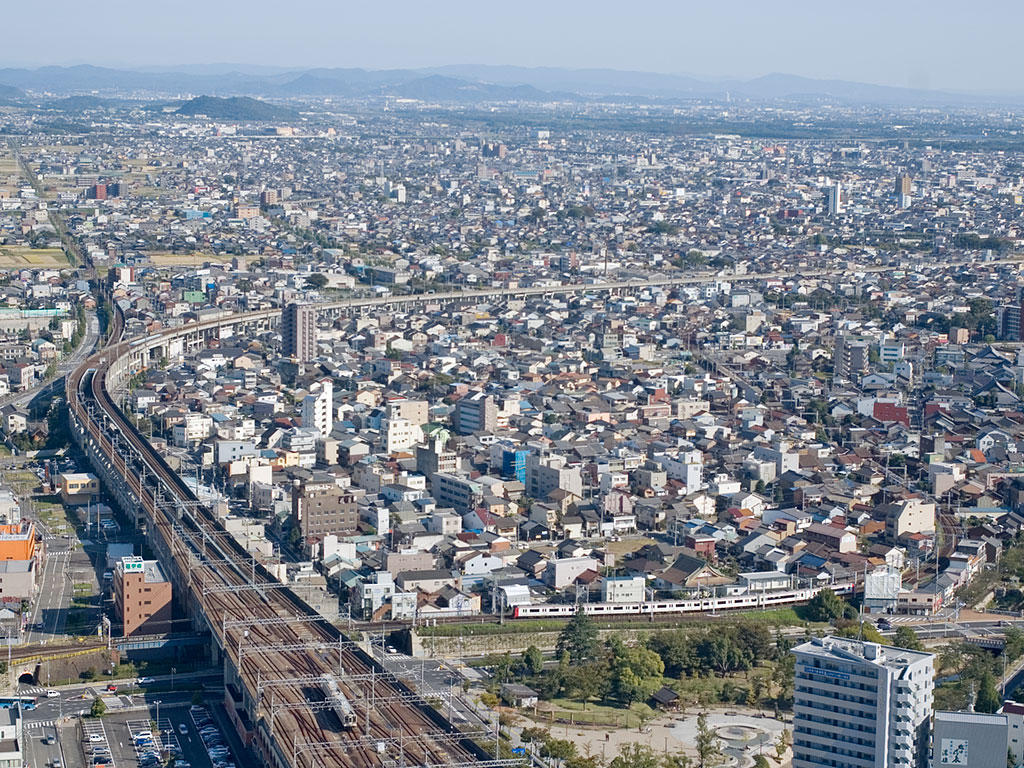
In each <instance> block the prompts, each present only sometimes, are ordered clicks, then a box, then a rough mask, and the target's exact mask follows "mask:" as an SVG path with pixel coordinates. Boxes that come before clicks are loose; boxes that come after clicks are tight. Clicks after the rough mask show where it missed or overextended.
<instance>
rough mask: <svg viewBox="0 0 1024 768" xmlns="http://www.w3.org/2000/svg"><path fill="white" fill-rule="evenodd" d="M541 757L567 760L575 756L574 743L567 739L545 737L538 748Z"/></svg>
mask: <svg viewBox="0 0 1024 768" xmlns="http://www.w3.org/2000/svg"><path fill="white" fill-rule="evenodd" d="M540 755H541V757H553V758H555V759H556V760H568V759H570V758H573V757H576V745H575V744H574V743H573V742H571V741H569V740H568V739H552V738H548V739H545V741H544V744H543V746H541V748H540Z"/></svg>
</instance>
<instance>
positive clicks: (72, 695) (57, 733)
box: [19, 671, 222, 766]
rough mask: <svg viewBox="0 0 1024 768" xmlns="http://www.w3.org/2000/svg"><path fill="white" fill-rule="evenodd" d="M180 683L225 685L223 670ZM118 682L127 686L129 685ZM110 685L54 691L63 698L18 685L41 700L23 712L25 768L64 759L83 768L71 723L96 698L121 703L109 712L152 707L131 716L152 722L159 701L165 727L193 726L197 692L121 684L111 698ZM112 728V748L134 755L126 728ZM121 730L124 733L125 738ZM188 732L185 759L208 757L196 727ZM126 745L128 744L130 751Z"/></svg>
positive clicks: (162, 678)
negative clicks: (142, 688)
mask: <svg viewBox="0 0 1024 768" xmlns="http://www.w3.org/2000/svg"><path fill="white" fill-rule="evenodd" d="M151 679H152V680H153V681H154V683H165V682H168V681H169V680H170V677H169V676H167V675H162V676H156V677H153V678H151ZM176 680H188V681H189V682H188V686H189V688H190V689H191V688H193V687H194V685H195V683H196V682H197V681H201V682H203V683H204V685H208V686H213V687H217V686H218V683H219V682H220V681H221V680H222V674H221V673H220V672H219V671H213V672H202V673H196V674H188V675H177V676H176ZM119 682H121V683H124V682H125V681H119ZM106 686H107V682H106V681H103V682H96V683H88V684H80V685H70V686H64V687H61V688H56V689H53V690H56V691H57V692H58V693H59V694H60V695H59V696H56V697H53V698H48V697H47V696H46V691H45V689H44V688H40V687H36V686H26V685H21V686H19V694H20V695H25V696H35V697H37V699H36V707H35V709H30V710H25V712H24V713H23V714H24V729H25V739H24V747H25V757H26V765H30V766H49V765H52V761H53V760H55V759H61V760H63V761H64V763H65V765H68V766H71V765H82V756H81V750H80V749H79V745H78V742H77V738H76V737H75V730H74V728H73V727H68V724H69V723H70V722H72V720H71V719H72V718H75V717H77V716H78V715H80V714H84V713H86V712H88V711H89V710H90V708H91V707H92V702H93V699H95V698H96V697H97V696H101V695H102V696H105V697H110V696H112V697H114V699H115V700H116V701H115V704H114V706H112V707H111V709H110V712H111V713H117V712H118V710H119V709H127V710H131V709H133V708H138V707H145V706H148V707H149V710H150V711H149V714H147V713H145V712H135V713H134V715H132V716H134V717H136V718H141V719H148V718H151V717H153V715H154V714H155V706H156V703H157V702H160V706H161V707H162V709H161V710H160V720H161V722H163V721H164V720H165V719H169V720H170V721H171V724H172V725H171V727H172V728H173V729H174V730H175V732H177V728H178V723H182V722H183V723H186V724H189V723H190V720H189V716H188V709H187V707H188V705H189V704H190V703H191V701H192V696H193V691H192V690H182V691H180V692H178V691H175V692H171V691H162V692H154V693H145V692H142V693H140V692H138V691H139V689H138V688H133V687H127V688H126V687H125V686H124V685H120V686H119V689H120V691H119V692H118V693H116V694H108V693H107V691H106ZM126 716H127V715H126ZM60 726H63V727H60ZM109 727H110V732H109V735H110V737H111V738H110V742H111V747H112V749H114V750H118V745H119V744H120V747H121V749H120V751H119V756H120V755H128V754H131V752H132V750H131V745H130V741H129V739H128V738H127V737H128V733H127V730H126V729H125V728H124V725H123V723H111V724H110V726H109ZM118 727H120V730H118ZM121 731H124V732H123V733H122V732H121ZM189 731H190V732H189V734H188V736H180V737H179V738H178V741H179V742H180V743H181V745H182V747H183V748H184V749H185V752H186V759H187V758H188V757H190V756H191V757H194V758H202V757H205V754H206V753H205V750H204V749H203V748H202V743H201V742H200V741H199V740H198V739H195V738H193V736H194V734H193V733H192V731H193V729H192V728H191V727H190V728H189ZM48 736H54V737H55V743H54V744H45V743H44V739H45V738H46V737H48ZM62 736H63V740H62V741H61V740H59V739H61V737H62ZM125 742H128V744H127V746H126V744H125ZM116 762H117V764H119V765H120V764H129V762H124V761H121V760H118V761H116ZM192 765H193V766H201V765H203V763H202V762H193V763H192Z"/></svg>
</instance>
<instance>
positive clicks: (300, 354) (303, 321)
mask: <svg viewBox="0 0 1024 768" xmlns="http://www.w3.org/2000/svg"><path fill="white" fill-rule="evenodd" d="M281 338H282V340H283V341H284V354H285V356H286V357H294V358H295V359H296V360H299V361H300V362H303V363H305V362H309V361H310V360H312V359H313V358H314V357H316V307H314V306H313V305H312V304H289V305H288V306H287V307H285V308H284V312H283V313H282V315H281Z"/></svg>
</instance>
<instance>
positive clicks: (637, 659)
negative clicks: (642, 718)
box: [608, 638, 665, 705]
mask: <svg viewBox="0 0 1024 768" xmlns="http://www.w3.org/2000/svg"><path fill="white" fill-rule="evenodd" d="M608 645H609V648H610V649H611V652H612V659H611V667H612V684H611V690H612V693H614V694H615V696H616V698H618V699H619V701H621V702H622V703H624V704H627V705H628V704H632V703H633V702H634V701H642V700H644V699H646V698H647V697H648V696H650V695H651V694H652V693H654V691H655V690H657V688H658V686H659V685H660V684H661V676H662V675H663V674H664V673H665V663H664V662H663V661H662V660H661V657H660V656H658V654H656V653H655V652H654V651H652V650H650V649H648V648H644V647H643V646H636V647H629V646H627V645H625V644H624V643H623V642H622V641H621V640H619V639H617V638H616V639H614V640H612V641H611V642H609V644H608Z"/></svg>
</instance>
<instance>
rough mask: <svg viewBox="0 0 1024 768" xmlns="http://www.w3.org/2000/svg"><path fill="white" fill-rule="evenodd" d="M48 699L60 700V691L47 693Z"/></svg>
mask: <svg viewBox="0 0 1024 768" xmlns="http://www.w3.org/2000/svg"><path fill="white" fill-rule="evenodd" d="M46 698H48V699H59V698H60V691H47V692H46Z"/></svg>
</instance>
